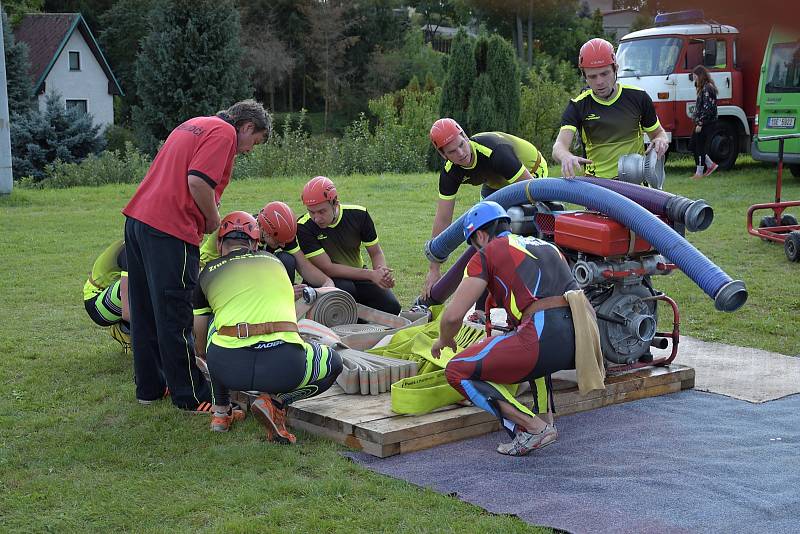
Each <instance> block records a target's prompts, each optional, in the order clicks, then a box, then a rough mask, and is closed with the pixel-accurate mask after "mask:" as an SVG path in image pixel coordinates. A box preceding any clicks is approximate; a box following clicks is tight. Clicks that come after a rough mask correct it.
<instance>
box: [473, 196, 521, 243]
mask: <svg viewBox="0 0 800 534" xmlns="http://www.w3.org/2000/svg"><path fill="white" fill-rule="evenodd" d="M500 219H505V220H506V221H510V220H511V218H510V217H509V216H508V213H506V210H505V209H504V208H503V206H501V205H500V204H498V203H497V202H494V201H493V200H483V201H481V202H478V203H477V204H475V205H474V206H472V207H471V208H470V209H469V211H468V212H467V214H466V215H465V216H464V223H463V224H464V239H465V240H466V241H467V243H469V238H470V237H472V234H474V233H475V230H477V229H478V228H480V227H481V226H483V225H485V224H486V223H490V222H492V221H497V220H500Z"/></svg>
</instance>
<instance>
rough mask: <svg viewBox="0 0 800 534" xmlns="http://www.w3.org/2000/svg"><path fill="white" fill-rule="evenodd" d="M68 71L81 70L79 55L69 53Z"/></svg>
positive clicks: (77, 53)
mask: <svg viewBox="0 0 800 534" xmlns="http://www.w3.org/2000/svg"><path fill="white" fill-rule="evenodd" d="M69 70H81V53H80V52H70V53H69Z"/></svg>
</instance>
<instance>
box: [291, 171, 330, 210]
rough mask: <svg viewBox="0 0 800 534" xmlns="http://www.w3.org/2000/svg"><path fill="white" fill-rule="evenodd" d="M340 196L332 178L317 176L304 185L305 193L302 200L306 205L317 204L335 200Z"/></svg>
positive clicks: (301, 197)
mask: <svg viewBox="0 0 800 534" xmlns="http://www.w3.org/2000/svg"><path fill="white" fill-rule="evenodd" d="M337 198H338V195H337V193H336V186H335V185H333V182H332V181H331V179H330V178H326V177H324V176H315V177H314V178H312V179H311V180H309V182H308V183H307V184H306V185H305V187H303V194H302V195H300V200H302V201H303V204H305V205H306V206H316V205H317V204H322V203H323V202H333V201H334V200H336V199H337Z"/></svg>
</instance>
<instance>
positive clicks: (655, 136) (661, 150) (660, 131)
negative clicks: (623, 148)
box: [647, 125, 669, 158]
mask: <svg viewBox="0 0 800 534" xmlns="http://www.w3.org/2000/svg"><path fill="white" fill-rule="evenodd" d="M647 136H648V137H649V138H650V146H649V147H647V152H650V151H651V150H655V151H656V154H658V157H659V158H661V157H663V156H664V154H666V153H667V150H668V149H669V139H667V132H666V131H665V130H664V128H662V127H661V125H659V126H658V128H656V129H655V130H653V131H652V132H650V133H649V134H647Z"/></svg>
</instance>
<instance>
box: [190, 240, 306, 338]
mask: <svg viewBox="0 0 800 534" xmlns="http://www.w3.org/2000/svg"><path fill="white" fill-rule="evenodd" d="M192 305H193V308H194V314H195V315H208V314H211V313H213V314H214V327H215V328H212V331H211V343H213V344H215V345H217V346H220V347H226V348H238V347H246V346H249V345H253V344H254V343H257V342H258V341H276V340H283V341H286V342H287V343H297V344H302V343H303V341H302V339H301V338H300V335H299V334H297V333H296V332H276V333H274V334H264V335H260V336H252V337H248V338H245V339H239V338H236V337H230V336H222V335H219V334H218V333H217V332H216V329H217V328H219V327H221V326H234V325H236V324H238V323H250V324H256V323H266V322H275V321H289V322H293V323H296V322H297V317H296V316H295V309H294V291H293V289H292V283H291V282H290V281H289V275H287V274H286V269H285V268H284V267H283V264H282V263H281V261H280V260H279V259H278V258H276V257H275V256H274V255H272V254H270V253H269V252H262V251H259V252H250V251H248V250H246V249H240V250H236V251H234V252H231V253H230V254H228V255H227V256H222V257H221V258H217V259H215V260H212V261H211V262H209V263H208V265H206V267H205V268H204V269H203V271H202V272H201V273H200V277H199V279H198V281H197V286H196V288H195V292H194V297H193V303H192Z"/></svg>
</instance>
